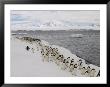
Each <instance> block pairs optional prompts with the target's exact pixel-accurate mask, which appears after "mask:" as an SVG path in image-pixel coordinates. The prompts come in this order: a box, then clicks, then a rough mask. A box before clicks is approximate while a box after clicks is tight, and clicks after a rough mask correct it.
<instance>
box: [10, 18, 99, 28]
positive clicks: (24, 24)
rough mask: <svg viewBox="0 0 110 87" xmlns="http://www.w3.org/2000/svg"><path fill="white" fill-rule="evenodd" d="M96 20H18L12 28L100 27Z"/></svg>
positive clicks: (12, 24)
mask: <svg viewBox="0 0 110 87" xmlns="http://www.w3.org/2000/svg"><path fill="white" fill-rule="evenodd" d="M99 28H100V25H99V24H98V23H95V22H75V21H74V20H73V21H71V22H70V21H64V20H47V21H32V22H31V21H17V22H14V23H13V22H12V23H11V29H12V30H59V29H61V30H67V29H95V30H97V29H99Z"/></svg>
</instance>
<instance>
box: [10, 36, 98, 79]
mask: <svg viewBox="0 0 110 87" xmlns="http://www.w3.org/2000/svg"><path fill="white" fill-rule="evenodd" d="M41 44H42V45H43V46H51V47H52V48H58V53H59V54H61V55H63V56H64V58H68V57H70V59H72V58H74V60H75V61H74V63H77V64H78V61H79V59H81V58H79V57H77V56H76V55H75V54H72V53H71V52H70V51H69V50H68V49H66V48H63V47H60V46H56V45H50V44H49V43H48V42H46V41H44V40H41ZM26 46H29V47H30V50H28V51H27V50H26ZM36 47H37V44H36V43H29V42H26V41H25V40H19V39H16V38H11V76H16V77H17V76H20V77H25V76H26V77H72V76H84V77H85V76H86V75H81V71H80V70H79V69H77V68H76V69H75V70H74V72H72V73H73V74H72V73H70V72H69V71H68V68H67V69H66V70H62V69H61V68H62V67H64V66H63V65H59V66H58V65H57V64H56V63H55V62H54V61H53V62H50V61H49V62H47V61H43V56H42V55H41V52H40V50H38V49H37V48H36ZM32 48H34V51H33V50H32ZM81 60H82V61H83V67H85V68H87V67H88V66H90V67H91V69H92V68H94V69H95V70H96V71H95V76H96V75H97V74H98V72H99V70H100V69H99V67H97V66H95V65H93V64H89V65H88V64H86V63H85V60H84V59H81ZM61 64H64V63H61ZM93 72H94V71H93Z"/></svg>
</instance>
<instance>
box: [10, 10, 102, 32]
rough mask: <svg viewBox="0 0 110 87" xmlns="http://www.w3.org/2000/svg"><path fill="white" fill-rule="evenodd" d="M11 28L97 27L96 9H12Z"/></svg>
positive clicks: (98, 21)
mask: <svg viewBox="0 0 110 87" xmlns="http://www.w3.org/2000/svg"><path fill="white" fill-rule="evenodd" d="M10 16H11V29H12V30H37V29H40V30H48V29H49V30H51V29H52V30H53V29H55V30H56V29H99V26H100V11H98V10H90V11H84V10H71V11H70V10H68V11H67V10H66V11H64V10H62V11H60V10H59V11H58V10H57V11H56V10H42V11H38V10H33V11H32V10H30V11H29V10H27V11H21V10H12V11H11V15H10Z"/></svg>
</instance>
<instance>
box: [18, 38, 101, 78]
mask: <svg viewBox="0 0 110 87" xmlns="http://www.w3.org/2000/svg"><path fill="white" fill-rule="evenodd" d="M16 38H17V39H19V40H21V41H25V42H27V43H29V44H31V46H27V47H26V50H31V51H32V52H33V53H35V50H37V51H39V52H40V53H41V56H42V61H43V62H44V61H46V62H54V63H55V64H57V65H58V66H59V67H60V68H61V69H62V70H67V71H68V72H70V73H71V74H72V75H74V76H79V77H99V76H100V69H99V67H98V66H95V65H93V64H87V63H86V62H85V60H84V59H81V58H79V57H77V56H75V55H74V54H72V53H67V55H66V56H65V53H64V50H65V49H62V50H63V51H62V52H61V51H59V50H60V49H59V48H58V47H57V46H54V45H49V44H48V43H47V44H45V43H43V42H42V41H41V40H40V39H35V38H31V37H21V38H18V37H16ZM32 45H34V47H32Z"/></svg>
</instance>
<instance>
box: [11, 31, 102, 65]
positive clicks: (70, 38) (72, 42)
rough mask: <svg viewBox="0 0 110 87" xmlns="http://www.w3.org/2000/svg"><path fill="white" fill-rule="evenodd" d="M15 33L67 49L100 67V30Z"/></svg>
mask: <svg viewBox="0 0 110 87" xmlns="http://www.w3.org/2000/svg"><path fill="white" fill-rule="evenodd" d="M13 32H14V31H13ZM14 33H16V35H15V36H30V37H34V38H39V39H41V40H45V41H47V42H49V43H50V44H53V45H58V46H62V47H65V48H67V49H68V50H70V51H71V52H72V53H73V54H76V55H77V56H78V57H80V58H83V59H85V60H86V62H87V63H92V64H94V65H97V66H100V31H99V30H68V31H66V30H57V31H52V30H51V31H41V30H36V31H15V32H14ZM19 33H20V34H19ZM23 33H25V34H23ZM26 33H27V34H26ZM78 35H80V36H78ZM75 36H76V37H75Z"/></svg>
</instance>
